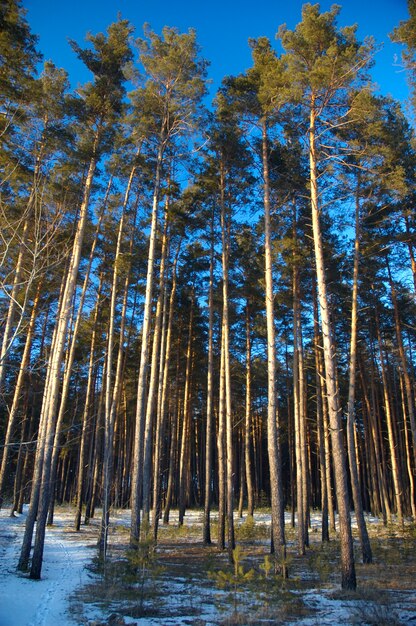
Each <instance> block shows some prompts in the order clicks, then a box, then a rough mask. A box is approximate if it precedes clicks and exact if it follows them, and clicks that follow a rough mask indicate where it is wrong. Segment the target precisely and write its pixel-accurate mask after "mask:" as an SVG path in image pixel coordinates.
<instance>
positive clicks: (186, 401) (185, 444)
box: [178, 288, 195, 526]
mask: <svg viewBox="0 0 416 626" xmlns="http://www.w3.org/2000/svg"><path fill="white" fill-rule="evenodd" d="M194 297H195V294H194V290H193V288H192V293H191V302H190V307H191V309H190V313H189V326H188V345H187V349H186V369H185V388H184V392H183V420H182V438H181V450H180V456H179V502H178V509H179V525H180V526H182V524H183V519H184V515H185V509H186V504H187V484H188V480H187V478H188V461H189V451H190V444H191V441H190V438H191V411H190V393H191V390H190V388H191V369H192V339H193V319H194Z"/></svg>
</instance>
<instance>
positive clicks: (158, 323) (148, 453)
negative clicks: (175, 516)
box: [142, 196, 169, 523]
mask: <svg viewBox="0 0 416 626" xmlns="http://www.w3.org/2000/svg"><path fill="white" fill-rule="evenodd" d="M168 220H169V198H168V196H167V197H166V202H165V219H164V225H163V234H162V242H161V244H162V249H161V259H160V268H159V294H158V299H157V304H156V312H155V315H154V324H153V326H154V328H153V342H152V360H151V366H150V378H149V389H148V394H147V405H146V422H145V429H144V446H143V487H142V490H143V518H144V519H145V520H146V522H147V523H148V522H149V512H150V491H151V470H152V442H153V423H154V412H155V405H156V399H157V398H156V392H157V383H158V376H157V373H158V370H159V364H160V363H159V354H160V347H161V339H162V316H163V301H164V294H165V281H166V277H165V272H166V269H165V268H166V257H167V254H168V246H169V237H168Z"/></svg>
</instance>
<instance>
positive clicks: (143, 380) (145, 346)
mask: <svg viewBox="0 0 416 626" xmlns="http://www.w3.org/2000/svg"><path fill="white" fill-rule="evenodd" d="M165 124H166V120H163V122H162V129H161V135H160V143H159V150H158V155H157V161H156V172H155V184H154V189H153V202H152V218H151V226H150V238H149V252H148V257H147V274H146V294H145V303H144V312H143V326H142V345H141V353H140V367H139V376H138V381H137V404H136V425H135V433H134V453H133V469H132V478H131V527H130V545H131V546H132V547H137V544H138V541H139V539H140V509H141V505H142V502H141V499H142V478H143V476H142V465H143V442H144V429H145V422H146V394H147V370H148V365H149V351H150V346H149V339H150V331H151V320H152V299H153V283H154V273H155V266H156V239H157V221H158V209H159V195H160V179H161V173H162V162H163V153H164V148H165V140H164V129H165Z"/></svg>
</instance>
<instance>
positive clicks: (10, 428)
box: [0, 281, 42, 507]
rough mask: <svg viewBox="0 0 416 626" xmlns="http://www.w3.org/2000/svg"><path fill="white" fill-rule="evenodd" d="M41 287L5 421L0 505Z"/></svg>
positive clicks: (35, 300) (0, 470)
mask: <svg viewBox="0 0 416 626" xmlns="http://www.w3.org/2000/svg"><path fill="white" fill-rule="evenodd" d="M41 288H42V281H41V282H39V284H38V287H37V291H36V295H35V297H34V300H33V306H32V313H31V316H30V320H29V324H28V327H27V330H26V333H27V334H26V341H25V347H24V349H23V354H22V358H21V361H20V366H19V373H18V375H17V380H16V382H15V387H14V394H13V402H12V406H11V408H10V413H9V421H8V423H7V429H6V437H5V439H4V447H3V458H2V461H1V468H0V507H1V503H2V500H3V497H2V494H3V490H4V482H5V478H6V475H7V470H8V465H9V459H10V450H11V442H12V438H13V435H14V432H15V429H16V426H17V420H18V418H19V413H18V408H19V403H20V399H21V394H22V390H23V383H24V379H25V375H26V372H27V367H28V364H29V360H30V352H31V349H32V342H33V335H34V331H35V322H36V317H37V314H38V306H39V302H40V292H41Z"/></svg>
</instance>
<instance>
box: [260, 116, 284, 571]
mask: <svg viewBox="0 0 416 626" xmlns="http://www.w3.org/2000/svg"><path fill="white" fill-rule="evenodd" d="M262 163H263V192H264V198H263V201H264V262H265V266H264V277H265V286H266V320H267V397H268V405H267V451H268V457H269V471H270V491H271V504H272V544H273V547H274V551H275V553H276V554H277V559H278V563H277V567H278V568H279V569H280V571H281V573H282V576H283V577H284V578H286V577H287V566H286V540H285V524H284V502H283V484H282V462H281V453H280V427H279V418H278V411H277V400H276V345H275V327H274V293H273V258H272V241H271V222H270V181H269V160H268V140H267V125H266V120H263V122H262Z"/></svg>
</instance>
